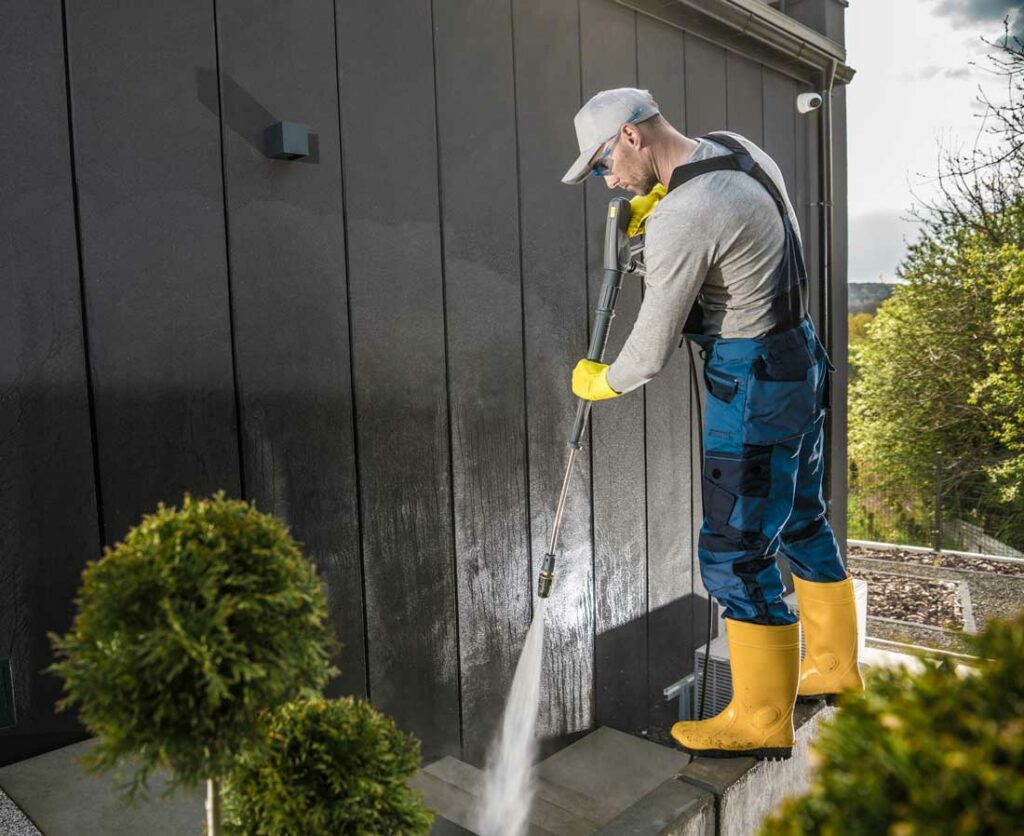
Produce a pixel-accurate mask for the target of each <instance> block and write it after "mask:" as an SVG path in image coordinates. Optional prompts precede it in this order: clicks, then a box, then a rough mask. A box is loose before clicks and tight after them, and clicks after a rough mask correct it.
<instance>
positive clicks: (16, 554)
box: [0, 0, 100, 766]
mask: <svg viewBox="0 0 1024 836" xmlns="http://www.w3.org/2000/svg"><path fill="white" fill-rule="evenodd" d="M0 77H2V78H3V83H2V84H0V113H3V114H4V118H3V120H2V121H0V147H2V148H5V149H17V153H13V152H12V153H7V154H4V156H3V158H2V159H0V196H2V197H0V229H2V230H3V235H2V236H0V659H9V660H10V666H11V674H12V680H13V682H12V684H13V689H14V708H15V717H16V721H17V722H16V725H15V726H14V727H12V728H8V729H5V730H3V731H0V766H3V765H6V764H8V763H13V762H14V761H17V760H21V759H23V758H27V757H31V756H32V755H37V754H40V753H42V752H44V751H47V750H48V749H52V748H56V747H58V746H63V745H66V744H68V743H71V742H73V741H75V740H78V739H81V738H82V737H85V736H86V734H85V732H84V730H82V728H81V727H80V726H79V725H78V723H77V721H76V715H75V712H66V713H62V714H57V713H55V712H54V703H55V702H56V701H57V699H59V697H60V695H61V681H60V680H59V679H58V678H57V677H54V676H50V675H49V674H44V673H43V672H42V671H43V668H45V667H46V666H47V665H49V664H50V662H51V661H52V657H51V654H50V643H49V641H48V640H47V638H46V633H47V631H49V630H53V631H55V632H58V633H64V632H65V631H66V630H67V629H68V628H69V627H70V624H71V613H72V599H73V597H74V594H75V591H76V590H77V588H78V585H79V579H80V573H81V570H82V568H83V567H84V565H85V563H86V561H87V560H91V559H93V558H96V557H98V556H99V553H100V533H99V525H98V509H97V498H96V489H95V474H94V470H93V459H92V441H91V431H90V415H89V399H88V397H89V393H88V379H87V358H86V356H85V345H84V334H83V325H82V305H81V287H80V283H79V281H80V273H79V262H78V252H77V248H76V241H75V206H74V196H73V186H72V168H71V149H70V142H71V137H70V136H69V126H68V105H67V96H66V92H67V91H66V87H65V76H64V43H63V23H62V19H61V7H60V4H59V3H39V2H30V1H29V0H24V1H18V2H11V3H4V4H3V5H2V6H0ZM26 137H31V141H30V142H26V141H25V140H26Z"/></svg>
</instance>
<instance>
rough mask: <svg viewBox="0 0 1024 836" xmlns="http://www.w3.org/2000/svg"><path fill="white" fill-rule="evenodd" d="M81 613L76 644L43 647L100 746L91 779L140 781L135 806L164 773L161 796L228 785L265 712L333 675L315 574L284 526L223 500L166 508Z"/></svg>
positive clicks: (99, 570)
mask: <svg viewBox="0 0 1024 836" xmlns="http://www.w3.org/2000/svg"><path fill="white" fill-rule="evenodd" d="M75 603H76V607H77V614H76V615H75V619H74V623H73V625H72V629H71V631H70V632H69V633H68V634H67V635H66V636H63V637H58V636H56V635H54V634H50V638H51V641H52V643H53V645H54V649H55V651H56V655H57V658H58V661H57V662H56V663H55V664H54V665H53V666H52V667H51V671H53V672H54V673H56V674H58V675H60V676H61V677H63V679H64V690H65V693H66V696H65V697H64V698H63V699H62V700H61V701H60V703H58V705H59V707H60V708H67V707H68V706H70V705H73V704H76V703H77V704H79V706H80V708H79V716H80V718H81V720H82V722H83V723H84V724H85V726H86V728H87V729H88V730H89V731H90V732H91V733H93V734H94V735H96V736H98V737H99V742H98V745H97V746H95V747H94V748H93V749H91V751H90V752H89V753H88V755H87V756H86V757H85V758H84V764H85V766H86V767H87V768H89V769H90V770H91V771H102V770H105V769H109V768H111V767H114V766H121V765H123V766H125V767H129V766H130V767H133V768H134V770H135V771H134V774H133V775H132V776H131V780H130V782H129V783H128V790H129V794H130V795H134V793H135V792H136V791H138V790H139V789H140V788H144V787H145V782H146V778H147V776H148V775H149V773H150V772H152V770H153V769H155V768H157V767H159V766H164V767H169V768H170V769H171V770H172V772H173V774H172V776H171V780H170V782H169V784H168V792H170V791H173V789H174V787H175V786H177V785H179V784H180V785H185V786H189V787H191V786H195V785H196V784H197V783H199V782H200V781H202V780H204V779H207V780H211V779H216V778H219V777H221V776H223V775H225V774H226V773H227V772H228V771H229V770H230V768H231V766H232V763H233V758H234V757H235V755H236V754H237V752H238V751H239V750H240V748H241V747H242V745H243V744H244V743H246V742H247V741H249V740H251V739H258V738H259V737H260V735H259V723H260V722H261V720H260V718H261V715H262V713H263V712H264V710H266V709H268V708H273V707H275V706H277V705H280V704H281V703H284V702H286V701H288V700H291V699H294V698H296V697H297V696H299V695H302V694H304V693H307V692H309V693H317V692H319V690H320V689H321V688H322V687H323V686H324V684H325V683H326V681H327V680H328V678H329V676H330V675H331V674H332V673H334V672H335V670H334V668H332V667H331V666H330V662H329V658H330V654H331V652H332V651H334V650H336V648H337V643H336V642H335V641H334V639H333V638H332V637H331V635H330V632H329V629H328V627H327V604H326V598H325V595H324V592H323V588H322V586H321V583H320V580H319V578H318V577H317V574H316V570H315V568H314V566H313V564H312V563H311V562H310V561H309V560H307V559H306V558H305V557H304V556H303V554H302V552H301V551H300V549H299V545H298V544H297V543H296V542H295V541H294V540H293V539H292V537H291V535H290V534H289V530H288V528H287V526H285V525H284V523H282V522H281V521H280V520H278V519H277V518H275V517H273V516H270V515H267V514H262V513H259V512H258V511H257V510H256V509H255V507H252V506H250V505H248V504H247V503H245V502H243V501H241V500H231V499H225V497H224V492H223V491H219V492H217V493H216V494H215V495H214V496H213V498H212V499H194V498H193V497H192V496H191V495H190V494H188V493H186V494H185V497H184V502H183V504H182V508H181V510H178V509H176V508H174V507H173V506H172V507H166V506H165V505H164V504H163V503H162V502H161V503H160V504H159V505H158V508H157V511H156V513H154V514H148V515H146V516H144V517H143V519H142V521H141V522H140V523H139V524H138V525H136V526H135V527H134V528H132V529H131V530H130V531H129V532H128V533H127V535H126V536H125V538H124V540H123V541H122V542H119V543H117V544H116V546H115V548H113V549H111V548H110V547H109V546H108V547H107V548H106V549H105V551H104V554H103V557H102V558H101V559H99V560H96V561H91V562H90V563H89V564H88V565H87V567H86V569H85V571H84V572H83V575H82V586H81V588H80V589H79V592H78V597H77V598H76V601H75ZM129 756H132V757H129Z"/></svg>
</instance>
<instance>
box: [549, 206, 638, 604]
mask: <svg viewBox="0 0 1024 836" xmlns="http://www.w3.org/2000/svg"><path fill="white" fill-rule="evenodd" d="M629 220H630V205H629V201H628V200H627V199H626V198H624V197H613V198H612V199H611V200H609V201H608V214H607V215H606V216H605V226H604V280H603V281H602V283H601V296H600V298H599V299H598V302H597V308H596V309H595V311H594V331H593V333H592V334H591V336H590V349H589V351H587V359H588V360H593V361H595V362H598V363H600V362H601V359H602V358H603V357H604V349H605V346H606V345H607V343H608V329H609V327H610V326H611V322H612V317H613V316H615V300H616V299H617V298H618V295H619V289H620V288H621V287H622V277H623V276H624V275H625V274H626V273H634V272H640V271H642V269H643V262H642V260H641V259H642V256H641V255H640V253H642V243H643V242H642V239H641V240H640V242H639V247H638V246H636V245H635V244H634V245H633V246H631V240H630V238H629V236H628V234H627V233H628V230H629ZM591 404H592V401H589V400H587V399H586V398H580V399H579V404H578V405H577V407H576V421H575V422H574V424H573V428H572V434H571V435H570V436H569V462H568V464H567V465H566V468H565V477H564V478H563V480H562V491H561V494H560V495H559V497H558V507H557V508H556V509H555V521H554V525H553V526H552V529H551V541H550V542H549V543H548V551H547V554H545V555H544V562H543V563H542V564H541V570H540V577H539V578H538V581H537V594H538V596H539V597H541V598H547V597H548V595H550V594H551V584H552V583H553V582H554V580H555V548H556V547H557V545H558V531H559V529H560V528H561V527H562V512H563V511H564V510H565V500H566V497H567V496H568V494H569V481H570V479H571V478H572V469H573V465H574V464H575V463H576V454H577V453H578V452H579V450H580V447H581V443H580V439H581V438H582V437H583V431H584V430H585V429H586V426H587V418H588V417H589V416H590V407H591Z"/></svg>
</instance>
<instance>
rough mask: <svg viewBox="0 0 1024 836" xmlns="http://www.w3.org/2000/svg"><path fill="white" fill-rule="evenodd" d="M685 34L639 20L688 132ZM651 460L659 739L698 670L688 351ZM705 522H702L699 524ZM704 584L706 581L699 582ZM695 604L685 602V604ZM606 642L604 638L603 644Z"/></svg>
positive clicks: (668, 372)
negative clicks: (672, 688) (672, 697)
mask: <svg viewBox="0 0 1024 836" xmlns="http://www.w3.org/2000/svg"><path fill="white" fill-rule="evenodd" d="M683 40H684V38H683V33H682V32H680V31H679V30H678V29H675V28H673V27H670V26H666V25H664V24H662V23H658V22H657V21H654V20H651V19H650V18H648V17H645V16H644V15H638V17H637V62H638V71H639V76H638V81H639V84H640V86H641V87H644V88H646V89H649V90H651V91H653V92H654V95H656V96H657V101H658V104H659V106H660V107H661V111H662V113H663V114H664V116H665V118H666V119H668V120H669V121H670V122H671V123H672V124H673V125H675V126H676V127H677V128H679V130H681V131H683V132H684V133H685V132H686V131H687V123H686V91H687V73H688V68H687V65H686V63H685V50H684V43H683ZM644 389H645V397H646V400H647V410H646V422H645V430H646V434H645V441H646V456H647V533H648V545H647V564H648V565H647V585H648V595H647V602H646V604H647V610H648V616H647V634H648V639H647V642H648V643H647V659H648V674H647V682H646V689H645V692H644V696H645V703H644V705H645V709H646V711H647V715H646V720H647V726H648V728H649V729H650V731H651V734H652V735H654V734H655V732H656V731H657V730H658V729H663V730H665V729H667V728H668V727H670V724H671V722H672V721H673V720H674V719H675V718H676V717H675V715H676V712H677V707H676V704H675V703H671V704H666V703H665V699H664V696H663V695H662V691H663V690H664V689H665V688H666V687H668V686H669V685H671V684H672V683H673V682H676V681H677V680H679V679H680V678H681V677H682V676H684V675H685V674H686V673H689V671H690V670H692V668H693V646H694V641H695V638H694V634H693V626H694V625H693V610H692V603H693V599H689V598H688V596H689V595H690V593H691V591H692V589H693V586H694V574H693V573H692V571H691V570H692V561H693V557H694V549H695V540H694V537H693V529H694V518H695V517H698V516H699V514H700V510H701V509H700V507H699V504H698V505H697V507H695V506H694V503H693V496H692V488H691V485H692V482H693V475H692V474H693V473H694V472H699V464H698V465H697V466H696V469H695V468H694V464H693V456H692V455H691V452H692V451H691V444H692V438H693V434H692V431H691V421H692V420H693V411H692V408H691V397H692V392H691V389H690V370H689V364H688V360H687V356H686V348H685V347H684V348H683V349H680V350H677V351H676V352H675V353H674V354H673V356H672V358H671V359H670V360H669V362H668V364H667V365H666V366H665V368H664V369H662V371H661V373H660V374H658V376H657V377H655V378H654V379H653V380H652V381H651V382H650V383H648V384H647V385H646V386H645V387H644ZM697 524H698V525H699V519H698V520H697ZM697 583H699V580H698V581H697ZM684 600H685V601H689V604H687V605H683V601H684ZM599 642H600V639H599Z"/></svg>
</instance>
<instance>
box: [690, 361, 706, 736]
mask: <svg viewBox="0 0 1024 836" xmlns="http://www.w3.org/2000/svg"><path fill="white" fill-rule="evenodd" d="M686 356H687V357H688V358H689V359H690V380H691V381H692V382H693V393H694V394H695V395H697V437H698V439H699V440H700V474H701V476H700V478H701V486H703V484H704V482H703V479H704V418H703V415H702V414H701V409H700V395H699V394H697V393H698V392H699V391H700V390H699V389H698V386H699V385H700V384H699V383H698V381H697V361H696V360H694V359H693V346H691V345H690V344H689V343H687V346H686ZM699 568H700V567H699V566H698V571H699ZM711 612H712V607H711V593H710V592H708V639H707V643H706V644H705V645H704V676H703V677H701V679H702V682H701V686H700V715H699V716H698V717H697V719H698V720H702V719H703V718H704V706H705V705H706V703H705V702H704V700H705V698H706V697H707V692H708V668H709V667H710V666H711V656H710V653H711Z"/></svg>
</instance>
